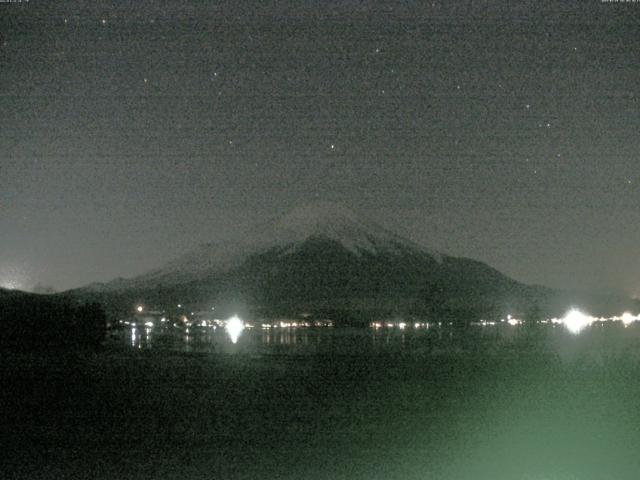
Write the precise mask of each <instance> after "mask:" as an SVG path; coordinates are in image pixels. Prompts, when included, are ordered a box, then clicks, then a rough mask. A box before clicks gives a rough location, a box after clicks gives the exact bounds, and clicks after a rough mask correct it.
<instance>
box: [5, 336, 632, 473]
mask: <svg viewBox="0 0 640 480" xmlns="http://www.w3.org/2000/svg"><path fill="white" fill-rule="evenodd" d="M135 330H136V331H135V332H133V333H132V329H131V328H125V329H123V330H121V331H119V332H117V333H116V334H114V335H113V336H112V337H111V338H110V339H109V340H108V342H107V344H106V347H105V349H104V350H103V351H102V352H99V353H97V354H92V353H82V354H72V355H71V354H68V355H55V356H52V355H49V356H38V355H7V354H2V356H1V357H0V358H1V360H2V375H3V384H4V385H5V386H7V388H4V389H3V390H2V393H0V395H1V396H0V400H1V401H2V405H3V406H4V409H5V411H7V412H9V413H10V414H8V415H5V416H4V417H3V421H2V425H1V428H2V429H1V431H0V434H1V435H2V438H3V439H4V440H5V442H4V443H5V447H4V448H3V450H2V454H3V457H4V459H3V465H4V468H3V469H2V470H3V471H4V472H9V477H8V478H29V479H32V478H43V479H44V478H56V479H57V478H98V479H100V478H104V479H123V478H150V479H151V478H158V479H165V478H166V479H205V478H206V479H211V478H223V479H252V478H255V479H271V478H273V479H306V478H308V479H539V480H542V479H637V478H638V472H639V471H640V456H638V455H637V448H638V446H640V368H639V367H640V354H639V352H640V325H635V324H634V325H631V326H629V327H628V328H623V327H622V325H620V324H607V325H599V326H597V327H596V326H593V327H590V328H588V329H586V330H585V331H583V332H582V333H580V334H578V335H574V334H571V333H569V332H568V331H567V330H566V329H564V328H562V327H551V326H545V327H543V328H539V329H533V330H531V329H526V328H524V327H523V326H517V327H511V326H507V325H499V326H496V327H475V328H473V329H471V330H469V331H466V332H461V331H458V330H455V329H451V328H437V327H436V328H432V329H418V330H415V329H413V328H411V327H408V328H406V329H404V330H401V329H399V328H393V329H386V328H382V329H378V330H374V329H340V328H308V329H270V330H269V331H263V330H262V329H247V330H244V331H243V332H242V333H241V334H240V336H239V337H238V338H237V339H236V342H235V343H233V342H232V341H231V338H230V337H229V335H228V333H227V332H226V331H225V330H224V329H216V330H214V329H212V328H209V330H207V329H201V330H197V329H190V330H189V332H188V333H187V332H186V329H185V330H182V329H175V330H174V329H164V330H163V329H158V330H155V329H151V330H150V331H148V332H147V331H146V330H144V329H143V328H136V329H135ZM187 337H188V338H187Z"/></svg>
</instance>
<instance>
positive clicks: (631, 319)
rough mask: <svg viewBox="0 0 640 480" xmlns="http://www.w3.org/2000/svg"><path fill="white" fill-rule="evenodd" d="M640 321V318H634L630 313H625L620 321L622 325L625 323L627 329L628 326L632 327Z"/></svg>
mask: <svg viewBox="0 0 640 480" xmlns="http://www.w3.org/2000/svg"><path fill="white" fill-rule="evenodd" d="M637 319H638V317H635V316H633V315H632V314H630V313H629V312H624V313H623V314H622V317H620V320H622V323H624V326H625V327H626V326H627V325H631V324H632V323H633V322H635V321H636V320H637Z"/></svg>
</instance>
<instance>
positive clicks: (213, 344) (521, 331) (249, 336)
mask: <svg viewBox="0 0 640 480" xmlns="http://www.w3.org/2000/svg"><path fill="white" fill-rule="evenodd" d="M639 337H640V325H638V326H637V328H636V326H631V327H628V328H623V327H622V326H621V325H610V326H601V327H592V328H590V329H588V330H586V331H585V332H583V333H581V334H580V335H577V336H576V335H573V334H571V333H570V332H568V331H567V330H565V329H564V328H561V327H557V326H552V325H548V326H544V327H541V328H540V329H539V330H537V331H535V332H533V333H532V332H531V331H528V330H527V329H526V328H524V327H522V326H517V327H513V326H509V325H496V326H491V327H471V328H467V329H465V330H459V329H455V328H452V327H444V326H443V327H432V328H429V329H413V328H407V329H399V328H337V327H332V328H331V327H324V328H323V327H305V328H293V327H288V328H266V329H262V328H256V327H253V328H244V329H241V330H233V331H230V330H229V329H227V328H222V327H218V328H215V327H211V326H207V327H200V326H191V327H189V328H176V327H173V326H155V327H142V328H141V327H127V328H125V329H123V330H121V331H118V332H117V333H114V335H113V340H114V341H115V342H122V343H124V344H126V345H128V346H129V347H132V348H136V349H141V350H145V349H159V350H171V351H182V352H204V353H206V352H209V353H233V354H291V355H313V354H321V353H335V354H345V355H357V354H370V353H376V352H402V353H405V354H422V355H438V354H461V353H465V352H476V353H479V352H489V353H490V352H491V351H494V350H496V349H500V348H503V347H505V346H506V347H509V346H511V347H514V348H518V349H519V348H522V347H523V345H526V346H529V347H530V346H531V345H534V346H535V347H536V348H542V349H544V350H546V351H551V352H555V353H558V354H559V355H560V356H561V357H563V358H573V357H575V356H576V355H581V354H582V353H584V352H588V353H589V354H590V355H592V356H597V355H600V354H601V352H600V351H598V350H594V349H593V348H591V347H590V345H592V344H593V342H594V341H596V340H597V341H598V342H600V343H602V342H603V341H607V342H609V343H610V344H611V348H612V349H613V350H614V351H615V350H620V349H622V348H626V347H624V346H625V345H626V344H629V342H634V341H636V342H637V341H638V340H639ZM627 346H628V345H627ZM627 350H628V348H627Z"/></svg>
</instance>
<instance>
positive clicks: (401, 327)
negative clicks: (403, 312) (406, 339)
mask: <svg viewBox="0 0 640 480" xmlns="http://www.w3.org/2000/svg"><path fill="white" fill-rule="evenodd" d="M406 326H407V324H406V323H404V322H400V323H399V324H398V327H400V329H401V330H404V328H405V327H406Z"/></svg>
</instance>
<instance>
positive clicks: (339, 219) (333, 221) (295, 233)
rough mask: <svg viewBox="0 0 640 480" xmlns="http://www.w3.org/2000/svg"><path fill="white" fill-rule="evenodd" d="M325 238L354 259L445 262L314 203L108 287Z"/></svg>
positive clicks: (340, 210)
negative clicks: (410, 257)
mask: <svg viewBox="0 0 640 480" xmlns="http://www.w3.org/2000/svg"><path fill="white" fill-rule="evenodd" d="M311 238H323V239H327V240H330V241H333V242H336V243H338V244H340V245H342V246H343V247H344V248H345V249H347V250H349V251H350V252H352V253H353V254H355V255H361V254H362V253H364V252H367V253H370V254H377V253H383V252H384V253H391V254H393V253H397V254H402V253H406V252H407V251H411V252H414V253H416V252H418V253H420V254H426V255H429V256H431V257H432V258H433V259H435V260H436V261H438V262H439V261H441V256H440V254H439V253H438V252H435V251H432V250H428V249H427V248H425V247H422V246H420V245H417V244H415V243H413V242H411V241H409V240H407V239H404V238H402V237H400V236H398V235H396V234H394V233H392V232H390V231H389V230H387V229H385V228H383V227H381V226H379V225H377V224H376V223H375V222H372V221H370V220H368V219H366V218H365V217H363V216H360V215H358V214H356V213H355V212H353V211H352V210H350V209H348V208H346V207H344V206H342V205H340V204H336V203H332V202H316V203H310V204H307V205H303V206H300V207H297V208H294V209H293V210H291V211H290V212H288V213H285V214H284V215H281V216H279V217H276V218H275V219H273V220H271V221H268V222H267V223H265V224H263V225H261V226H259V227H257V228H255V229H253V230H251V231H249V232H247V233H246V234H245V235H243V236H242V237H241V238H240V239H238V240H236V241H228V242H224V243H208V244H205V245H201V246H200V247H198V248H196V249H195V250H194V251H192V252H190V253H187V254H185V255H183V256H181V257H179V258H177V259H175V260H173V261H171V262H169V263H168V264H167V265H165V266H164V267H162V268H159V269H157V270H154V271H151V272H149V273H147V274H145V275H142V276H140V277H136V278H134V279H131V280H129V281H125V283H128V285H122V282H118V284H117V285H116V284H115V282H114V283H113V284H107V285H109V286H111V287H113V288H114V289H119V288H125V287H126V286H132V285H135V284H146V283H148V282H160V283H180V282H184V281H190V280H193V279H197V278H200V277H203V276H206V275H208V274H210V273H214V272H224V271H226V270H230V269H232V268H234V267H237V266H239V265H240V264H242V262H243V261H244V260H245V259H246V258H248V257H249V256H251V255H255V254H260V253H262V252H266V251H268V250H270V249H273V248H281V249H282V254H283V255H284V254H286V253H290V252H293V251H295V250H296V249H297V248H299V247H300V246H302V245H303V244H304V242H305V241H306V240H309V239H311Z"/></svg>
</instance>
